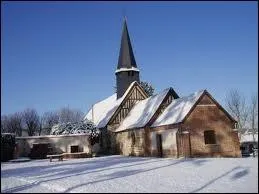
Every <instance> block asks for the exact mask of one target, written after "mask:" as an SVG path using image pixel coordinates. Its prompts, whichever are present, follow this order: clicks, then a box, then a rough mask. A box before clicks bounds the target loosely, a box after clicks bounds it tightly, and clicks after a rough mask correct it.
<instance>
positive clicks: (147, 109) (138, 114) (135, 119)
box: [116, 88, 169, 132]
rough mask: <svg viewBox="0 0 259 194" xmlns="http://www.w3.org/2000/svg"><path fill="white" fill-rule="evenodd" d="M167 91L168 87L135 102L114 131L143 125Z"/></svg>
mask: <svg viewBox="0 0 259 194" xmlns="http://www.w3.org/2000/svg"><path fill="white" fill-rule="evenodd" d="M168 92H169V88H168V89H165V90H164V91H162V92H160V93H159V94H156V95H154V96H151V97H149V98H147V99H145V100H141V101H139V102H137V104H135V106H134V107H133V108H132V109H131V111H130V112H129V114H128V115H127V117H126V118H125V119H124V120H123V121H122V122H121V124H120V126H119V127H118V128H117V129H116V132H119V131H123V130H126V129H132V128H140V127H144V126H145V125H146V124H147V123H148V122H149V121H150V119H151V118H152V116H153V115H154V114H155V112H156V111H157V109H158V108H159V106H160V104H161V103H162V101H163V100H164V98H165V96H166V95H167V93H168Z"/></svg>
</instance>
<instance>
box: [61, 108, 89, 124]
mask: <svg viewBox="0 0 259 194" xmlns="http://www.w3.org/2000/svg"><path fill="white" fill-rule="evenodd" d="M83 115H84V114H83V112H82V111H80V110H77V109H70V108H69V107H65V108H62V109H61V110H60V111H59V123H67V122H79V121H81V120H82V119H83Z"/></svg>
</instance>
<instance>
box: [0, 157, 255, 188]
mask: <svg viewBox="0 0 259 194" xmlns="http://www.w3.org/2000/svg"><path fill="white" fill-rule="evenodd" d="M1 192H3V193H7V192H8V193H10V192H12V193H15V192H43V193H47V192H88V193H89V192H158V193H159V192H191V193H195V192H197V193H200V192H220V193H225V192H226V193H233V192H258V158H198V159H172V158H149V157H124V156H118V155H115V156H105V157H97V158H84V159H70V160H64V161H63V162H62V161H57V160H55V161H54V162H49V160H47V159H46V160H31V161H28V162H19V163H15V162H5V163H1Z"/></svg>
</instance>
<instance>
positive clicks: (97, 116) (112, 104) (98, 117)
mask: <svg viewBox="0 0 259 194" xmlns="http://www.w3.org/2000/svg"><path fill="white" fill-rule="evenodd" d="M135 83H136V81H134V82H132V83H131V84H130V86H129V87H128V89H127V90H126V92H125V93H124V94H123V96H122V97H121V98H119V99H117V94H116V93H114V94H113V95H111V96H109V97H108V98H106V99H104V100H102V101H100V102H98V103H96V104H94V105H93V107H92V108H91V109H90V110H89V111H88V113H87V114H86V116H85V117H84V120H86V119H87V120H90V121H92V122H93V123H94V124H95V125H96V126H97V128H103V127H105V126H106V125H107V124H108V122H109V120H110V119H111V117H112V116H113V114H114V113H115V111H116V110H117V108H118V107H119V106H120V104H121V103H122V101H123V100H124V98H125V97H126V96H127V94H128V92H129V91H130V90H131V88H132V87H133V85H134V84H135ZM92 115H93V116H92Z"/></svg>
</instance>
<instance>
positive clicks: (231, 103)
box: [226, 89, 248, 135]
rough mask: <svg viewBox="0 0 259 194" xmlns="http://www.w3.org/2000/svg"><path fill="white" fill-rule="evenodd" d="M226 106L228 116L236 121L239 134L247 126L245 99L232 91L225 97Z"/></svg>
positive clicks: (236, 91)
mask: <svg viewBox="0 0 259 194" xmlns="http://www.w3.org/2000/svg"><path fill="white" fill-rule="evenodd" d="M226 106H227V109H228V111H229V112H230V114H231V115H232V116H233V117H234V118H235V119H236V120H237V122H238V126H237V127H238V129H239V134H240V135H241V134H242V129H243V128H244V127H245V126H246V124H247V119H248V108H247V104H246V100H245V97H244V96H243V95H242V94H241V93H240V92H239V91H238V90H237V89H232V90H230V91H229V92H228V93H227V95H226Z"/></svg>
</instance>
